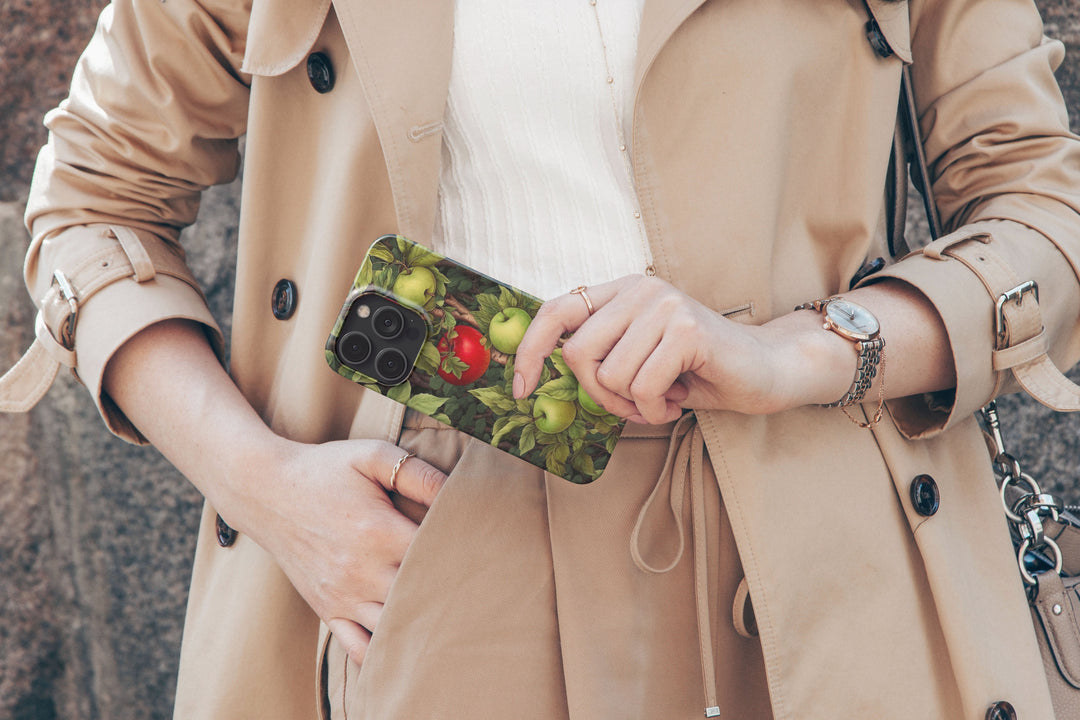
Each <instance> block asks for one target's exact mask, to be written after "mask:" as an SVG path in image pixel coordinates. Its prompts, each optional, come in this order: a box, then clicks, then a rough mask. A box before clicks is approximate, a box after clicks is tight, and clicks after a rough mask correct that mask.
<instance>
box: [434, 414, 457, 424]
mask: <svg viewBox="0 0 1080 720" xmlns="http://www.w3.org/2000/svg"><path fill="white" fill-rule="evenodd" d="M431 417H432V419H433V420H438V421H439V422H441V423H444V424H446V425H450V426H453V424H454V423H453V422H451V421H450V418H449V417H448V416H447V415H446V413H436V414H434V415H432V416H431Z"/></svg>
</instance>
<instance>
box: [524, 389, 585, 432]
mask: <svg viewBox="0 0 1080 720" xmlns="http://www.w3.org/2000/svg"><path fill="white" fill-rule="evenodd" d="M576 416H577V408H576V407H575V406H574V403H572V402H569V401H567V400H556V399H555V398H552V397H548V396H547V395H541V396H540V397H538V398H536V402H535V403H533V419H534V420H536V427H537V428H539V429H540V430H541V431H542V432H546V433H548V434H549V435H554V434H555V433H560V432H562V431H563V430H565V429H566V428H568V427H570V425H571V424H572V423H573V422H574V418H575V417H576Z"/></svg>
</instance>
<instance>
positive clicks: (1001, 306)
mask: <svg viewBox="0 0 1080 720" xmlns="http://www.w3.org/2000/svg"><path fill="white" fill-rule="evenodd" d="M1029 292H1030V293H1033V294H1034V295H1035V302H1036V303H1038V302H1039V283H1037V282H1035V281H1034V280H1028V281H1027V282H1024V283H1020V284H1019V285H1017V286H1016V287H1014V288H1013V289H1011V290H1006V291H1005V292H1003V293H1001V295H999V296H998V299H997V302H996V303H995V304H994V305H995V310H996V311H997V314H996V317H995V318H994V330H995V331H996V332H997V338H998V340H999V341H1001V340H1004V339H1005V303H1007V302H1009V301H1010V300H1011V301H1013V302H1015V303H1016V305H1017V306H1018V307H1019V305H1020V304H1021V303H1022V302H1023V300H1024V294H1025V293H1029Z"/></svg>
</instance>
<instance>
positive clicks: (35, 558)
mask: <svg viewBox="0 0 1080 720" xmlns="http://www.w3.org/2000/svg"><path fill="white" fill-rule="evenodd" d="M104 4H105V3H104V0H49V1H48V2H41V1H40V0H38V1H37V2H35V1H34V0H0V370H2V369H6V368H8V367H10V366H11V365H12V364H14V363H15V361H16V360H17V359H18V358H19V356H20V354H21V353H22V351H23V350H24V349H25V348H26V347H28V346H29V345H30V343H31V341H32V339H33V317H34V311H33V306H32V304H31V303H30V300H29V298H28V297H27V296H26V292H25V290H24V288H23V284H22V278H21V274H20V268H21V264H22V258H23V254H24V253H25V251H26V247H27V244H28V242H29V239H28V237H27V235H26V232H25V230H24V229H23V227H22V213H23V209H24V206H25V201H26V195H27V190H28V186H29V180H30V176H31V171H32V167H33V160H34V157H35V155H36V153H37V149H38V147H40V146H41V145H42V144H43V143H44V141H45V131H44V129H43V127H42V126H41V117H42V116H43V115H44V113H45V112H46V111H47V110H48V109H49V108H51V107H53V106H55V105H56V104H57V102H59V101H60V99H62V98H63V97H64V95H65V94H66V88H67V85H68V82H69V80H70V71H71V68H72V67H73V65H74V61H75V58H76V57H77V55H78V53H79V52H80V51H81V49H82V47H83V46H84V45H85V43H86V41H87V40H88V38H89V36H90V34H91V32H92V30H93V27H94V23H95V20H96V17H97V14H98V12H99V11H100V9H101V7H103V6H104ZM1038 5H1039V6H1040V8H1041V9H1042V11H1043V13H1044V16H1045V18H1046V23H1047V32H1048V34H1050V35H1051V36H1053V37H1056V38H1059V39H1061V40H1062V41H1064V42H1065V43H1066V45H1067V46H1068V47H1069V51H1070V55H1069V57H1068V58H1067V60H1066V64H1065V65H1064V66H1063V67H1062V68H1061V70H1060V71H1059V78H1060V81H1061V83H1062V86H1063V88H1064V91H1065V95H1066V99H1067V101H1068V103H1069V107H1070V109H1071V110H1072V115H1073V129H1074V130H1076V129H1078V128H1080V0H1038ZM238 198H239V183H238V182H237V183H233V184H232V185H230V186H227V187H222V188H214V189H212V190H211V191H209V192H208V193H207V195H206V197H205V199H204V202H203V207H202V210H201V213H200V216H199V222H198V223H197V225H196V226H194V227H193V228H191V229H190V230H189V231H188V233H187V237H186V244H187V246H188V248H189V251H190V255H191V257H192V258H193V260H194V271H195V273H196V275H197V276H198V277H199V279H200V280H201V281H202V282H203V285H204V287H205V288H206V290H207V295H208V296H209V298H210V301H211V305H212V309H213V311H214V314H215V316H216V317H217V318H218V320H219V322H221V323H222V325H223V328H224V329H225V331H226V334H228V326H229V313H230V308H231V304H232V297H231V292H232V291H231V285H232V274H233V270H234V260H233V257H232V256H233V252H234V248H235V243H236V217H237V209H238ZM913 215H917V213H913ZM1073 376H1074V377H1080V374H1078V373H1076V372H1074V373H1073ZM1001 406H1002V413H1003V415H1004V418H1005V421H1006V422H1007V423H1008V426H1007V432H1008V435H1007V438H1006V439H1007V440H1008V441H1009V443H1010V444H1011V445H1013V446H1014V447H1015V448H1016V450H1017V454H1018V455H1019V457H1020V458H1021V459H1028V461H1027V463H1026V464H1025V468H1027V469H1029V471H1030V472H1032V473H1033V474H1034V475H1035V477H1037V478H1045V479H1046V480H1047V483H1048V485H1049V486H1050V487H1052V488H1055V489H1058V490H1063V491H1064V494H1065V495H1066V496H1067V497H1070V498H1071V499H1073V500H1075V501H1080V483H1077V478H1080V433H1078V432H1077V430H1078V428H1080V420H1078V419H1077V418H1073V417H1069V416H1064V415H1057V414H1055V413H1052V412H1050V411H1048V410H1046V409H1045V408H1042V407H1041V406H1038V405H1037V404H1035V403H1033V402H1031V401H1029V400H1026V399H1023V398H1006V399H1005V400H1003V401H1002V403H1001ZM200 504H201V498H200V497H199V494H198V493H197V492H196V491H195V490H194V489H193V488H192V487H191V486H190V485H189V484H188V483H187V482H186V481H185V480H184V479H183V478H182V477H181V476H180V475H179V474H178V473H177V472H176V471H175V470H173V469H172V468H171V466H170V465H169V464H168V463H167V462H165V461H164V460H163V459H162V458H161V456H160V455H158V454H157V452H156V451H154V450H153V449H151V448H136V447H132V446H129V445H126V444H124V443H122V442H119V441H116V440H114V439H113V438H112V437H111V436H110V435H109V434H108V433H107V432H106V430H105V428H104V425H103V424H102V423H101V422H100V420H99V419H98V416H97V412H96V410H95V408H94V406H93V404H92V403H91V402H90V399H89V397H88V396H87V395H86V393H85V391H84V390H83V389H82V387H81V386H79V385H78V384H77V383H76V382H75V381H74V380H72V379H71V377H70V376H68V375H64V374H61V377H60V378H59V380H58V382H57V384H56V385H55V386H54V387H53V389H52V390H51V391H50V392H49V394H48V395H47V396H46V397H45V399H44V401H43V402H42V403H41V404H40V405H39V406H38V408H36V409H35V410H34V411H33V412H31V413H28V414H25V415H0V718H10V720H52V719H53V718H64V719H84V720H99V719H103V718H107V719H110V720H127V719H128V718H130V719H132V720H134V719H135V718H140V719H142V718H148V719H152V720H154V719H157V718H168V717H171V712H172V711H171V706H172V696H173V693H174V691H175V673H176V666H177V658H178V653H179V646H180V632H181V626H182V622H183V613H184V606H185V600H186V595H187V585H188V580H189V577H190V563H191V557H192V554H193V552H194V538H195V529H196V526H197V523H198V517H199V507H200Z"/></svg>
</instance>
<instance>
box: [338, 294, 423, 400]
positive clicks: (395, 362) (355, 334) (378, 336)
mask: <svg viewBox="0 0 1080 720" xmlns="http://www.w3.org/2000/svg"><path fill="white" fill-rule="evenodd" d="M336 332H338V333H340V335H339V336H338V340H337V344H336V345H335V346H334V355H335V356H336V357H337V360H338V362H339V363H341V365H343V366H344V367H346V368H348V369H349V370H352V371H353V375H351V377H352V378H353V379H354V380H356V381H357V382H364V383H370V382H374V383H377V384H380V385H398V384H400V383H402V382H404V381H405V380H406V379H407V378H408V377H409V373H411V372H412V369H413V365H414V364H415V363H416V359H417V358H418V357H419V356H420V350H421V348H422V347H423V345H424V342H426V340H427V336H428V323H427V320H426V319H425V318H424V316H423V315H422V314H420V313H419V312H417V311H416V310H415V309H413V308H410V307H405V306H402V305H400V304H398V302H397V301H396V300H395V299H394V298H391V297H387V296H386V295H383V294H381V293H380V292H379V291H378V289H376V290H374V291H363V292H360V293H358V294H356V295H354V296H353V297H352V298H351V299H350V300H349V303H348V306H347V308H346V309H344V310H343V311H342V316H341V318H340V327H339V328H338V329H337V330H336ZM346 375H347V376H349V375H348V374H346Z"/></svg>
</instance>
